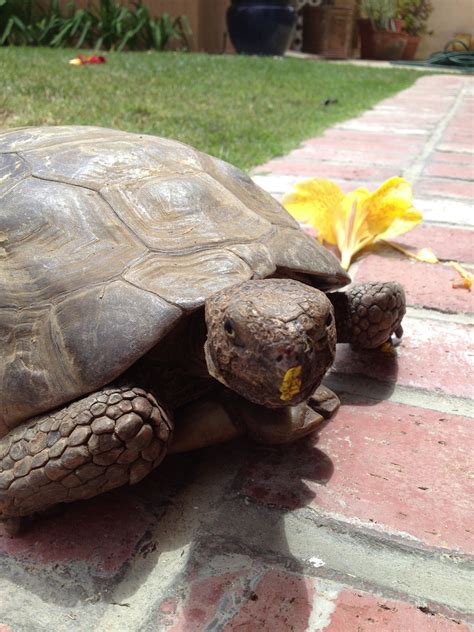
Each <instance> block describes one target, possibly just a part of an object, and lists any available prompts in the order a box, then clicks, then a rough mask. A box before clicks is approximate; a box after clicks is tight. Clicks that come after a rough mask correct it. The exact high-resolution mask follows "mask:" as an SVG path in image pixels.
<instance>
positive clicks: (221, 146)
mask: <svg viewBox="0 0 474 632" xmlns="http://www.w3.org/2000/svg"><path fill="white" fill-rule="evenodd" d="M75 54H76V53H75V51H71V50H64V49H62V50H52V49H38V48H12V47H10V48H1V49H0V127H16V126H22V125H56V124H74V123H75V124H90V125H102V126H106V127H116V128H120V129H124V130H130V131H140V132H146V133H151V134H157V135H161V136H168V137H170V138H176V139H179V140H182V141H184V142H187V143H190V144H191V145H194V146H196V147H198V148H199V149H202V150H204V151H206V152H208V153H210V154H213V155H215V156H219V157H220V158H224V159H225V160H228V161H230V162H232V163H234V164H236V165H238V166H240V167H242V168H246V169H248V168H250V167H252V166H255V165H257V164H260V163H262V162H264V161H265V160H267V159H268V158H270V157H272V156H276V155H279V154H282V153H285V152H286V151H288V150H289V149H291V148H292V147H295V146H296V145H298V143H299V142H300V141H301V140H303V139H304V138H307V137H308V136H311V135H315V134H318V133H320V132H321V131H322V130H323V129H324V128H326V127H328V126H329V125H332V124H334V123H336V122H337V121H341V120H344V119H347V118H350V117H352V116H356V115H357V114H359V113H360V112H362V111H363V110H365V109H367V108H368V107H370V106H372V105H374V104H375V103H376V102H377V101H379V100H381V99H383V98H385V97H387V96H390V95H392V94H394V93H395V92H398V91H399V90H402V89H403V88H407V87H408V86H410V85H411V84H412V83H413V82H414V81H415V79H416V78H418V77H419V76H420V73H419V72H416V71H411V70H405V69H381V68H362V67H354V66H351V65H334V64H329V63H325V62H316V61H309V60H303V59H293V58H285V59H278V58H258V57H243V56H236V55H235V56H209V55H205V54H186V53H155V52H154V53H110V54H108V55H107V59H108V62H107V63H106V64H104V65H97V66H81V67H75V66H70V65H69V64H68V60H69V59H70V58H71V57H74V56H75ZM327 99H330V100H331V101H334V100H335V101H336V102H335V103H334V102H332V103H330V104H329V105H324V102H325V101H326V100H327Z"/></svg>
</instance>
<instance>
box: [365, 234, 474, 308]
mask: <svg viewBox="0 0 474 632" xmlns="http://www.w3.org/2000/svg"><path fill="white" fill-rule="evenodd" d="M413 239H414V238H413ZM397 243H399V242H398V241H397ZM400 243H402V242H401V240H400ZM424 246H431V244H430V243H429V242H425V243H423V242H421V243H419V247H420V248H421V247H424ZM452 247H453V249H454V248H455V246H454V244H453V245H452ZM415 250H416V249H415ZM433 251H434V252H435V254H436V251H435V250H434V248H433ZM460 253H461V254H463V253H462V251H460ZM402 256H403V255H402ZM471 257H472V255H471ZM354 280H356V281H358V282H359V281H399V282H400V283H402V284H403V287H404V288H405V293H406V297H407V303H408V305H413V306H417V307H427V308H430V309H437V310H440V311H444V312H450V313H454V312H464V313H469V312H473V311H474V304H473V295H472V293H471V292H469V291H468V290H466V289H462V288H453V282H454V283H458V282H460V281H461V277H460V276H459V274H458V273H457V272H456V271H455V270H454V268H452V267H451V266H449V265H448V264H444V263H436V264H434V263H421V262H420V261H416V260H414V259H409V258H408V257H403V258H398V257H396V256H393V257H392V256H390V255H389V256H384V257H381V256H378V255H369V256H368V257H364V259H362V262H361V264H360V266H359V268H358V269H357V272H356V274H355V276H354Z"/></svg>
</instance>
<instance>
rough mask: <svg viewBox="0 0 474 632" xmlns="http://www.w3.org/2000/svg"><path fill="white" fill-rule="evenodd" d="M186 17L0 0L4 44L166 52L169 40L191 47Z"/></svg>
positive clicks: (105, 2)
mask: <svg viewBox="0 0 474 632" xmlns="http://www.w3.org/2000/svg"><path fill="white" fill-rule="evenodd" d="M189 34H190V29H189V25H188V22H187V19H186V18H185V17H177V18H171V17H170V16H169V15H167V14H163V15H162V16H160V17H152V16H151V15H150V12H149V10H148V8H147V7H146V6H145V5H144V4H143V2H142V0H135V1H134V2H133V3H132V5H131V6H129V5H123V4H119V3H118V2H117V1H116V0H99V2H98V4H96V5H95V6H89V7H88V8H87V9H76V7H75V4H74V2H70V3H69V4H68V5H67V6H66V7H65V9H64V10H62V9H61V7H60V4H59V0H50V2H49V5H48V6H47V7H42V6H41V5H40V3H38V2H34V1H33V0H26V1H25V0H23V1H22V0H0V45H7V44H13V45H22V46H53V47H64V46H74V47H77V48H81V47H85V46H86V47H94V48H95V49H96V50H97V49H105V50H119V51H120V50H124V49H128V50H131V49H133V50H143V49H151V48H153V49H157V50H163V49H164V48H165V47H166V46H167V45H168V44H169V43H170V41H171V40H173V39H174V40H177V41H178V42H179V43H180V44H181V47H182V48H188V40H187V37H188V35H189Z"/></svg>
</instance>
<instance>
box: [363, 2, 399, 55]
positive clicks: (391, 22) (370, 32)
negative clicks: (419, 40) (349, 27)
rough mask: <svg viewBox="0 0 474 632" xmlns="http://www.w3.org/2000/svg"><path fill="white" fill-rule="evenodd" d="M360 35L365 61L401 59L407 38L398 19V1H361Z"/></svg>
mask: <svg viewBox="0 0 474 632" xmlns="http://www.w3.org/2000/svg"><path fill="white" fill-rule="evenodd" d="M360 12H361V15H362V19H360V20H359V22H358V24H359V35H360V43H361V57H362V58H364V59H401V58H402V55H403V52H404V49H405V46H406V38H405V36H404V35H403V34H402V33H401V29H402V27H403V23H402V21H401V20H399V19H397V0H361V2H360Z"/></svg>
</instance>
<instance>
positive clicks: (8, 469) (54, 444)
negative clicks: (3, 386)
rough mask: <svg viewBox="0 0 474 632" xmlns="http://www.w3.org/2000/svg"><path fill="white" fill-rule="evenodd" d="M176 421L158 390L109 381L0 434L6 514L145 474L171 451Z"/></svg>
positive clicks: (12, 523)
mask: <svg viewBox="0 0 474 632" xmlns="http://www.w3.org/2000/svg"><path fill="white" fill-rule="evenodd" d="M171 429H172V425H171V421H170V419H169V417H168V415H167V414H166V413H165V412H164V410H163V409H162V408H161V407H160V405H159V404H158V403H157V401H156V399H155V397H154V396H153V395H152V394H151V393H149V392H147V391H145V390H142V389H140V388H134V387H131V386H129V385H120V386H118V385H117V386H113V385H112V386H109V387H106V388H104V389H103V390H101V391H98V392H96V393H92V394H91V395H88V396H87V397H84V398H82V399H80V400H77V401H75V402H73V403H72V404H70V405H69V406H66V407H64V408H61V409H58V410H56V411H53V412H52V413H50V414H47V415H40V416H38V417H35V418H33V419H31V420H30V421H27V422H25V423H23V424H22V425H21V426H19V427H18V428H15V429H14V430H12V431H11V432H9V433H8V434H7V435H6V436H4V437H3V438H2V439H0V520H1V521H4V523H5V528H6V530H7V531H8V532H9V533H13V532H14V531H15V529H16V528H17V527H18V525H19V521H18V518H19V517H20V516H26V515H29V514H33V513H35V512H38V511H43V510H45V509H47V508H48V507H51V506H52V505H55V504H57V503H62V502H71V501H74V500H79V499H83V498H90V497H92V496H96V495H97V494H100V493H102V492H105V491H107V490H109V489H112V488H114V487H119V486H120V485H124V484H126V483H129V484H133V483H136V482H138V481H139V480H141V479H142V478H143V477H144V476H145V475H146V474H148V472H150V471H151V470H152V469H153V468H154V467H156V466H157V465H158V463H160V461H161V460H162V459H163V457H164V456H165V454H166V447H167V444H168V440H169V438H170V434H171Z"/></svg>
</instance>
